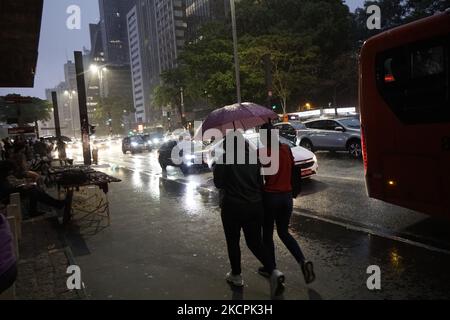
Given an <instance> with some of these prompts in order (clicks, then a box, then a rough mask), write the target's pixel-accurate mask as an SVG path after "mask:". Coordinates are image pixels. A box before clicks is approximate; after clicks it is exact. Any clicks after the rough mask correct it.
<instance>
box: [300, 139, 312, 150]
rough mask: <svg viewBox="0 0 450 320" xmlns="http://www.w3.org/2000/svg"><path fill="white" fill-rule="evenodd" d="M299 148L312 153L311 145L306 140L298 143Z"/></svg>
mask: <svg viewBox="0 0 450 320" xmlns="http://www.w3.org/2000/svg"><path fill="white" fill-rule="evenodd" d="M300 146H301V147H303V148H305V149H308V150H309V151H313V145H312V143H311V141H309V140H307V139H305V140H302V141H301V142H300Z"/></svg>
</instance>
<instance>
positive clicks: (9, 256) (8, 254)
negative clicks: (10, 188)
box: [0, 213, 17, 294]
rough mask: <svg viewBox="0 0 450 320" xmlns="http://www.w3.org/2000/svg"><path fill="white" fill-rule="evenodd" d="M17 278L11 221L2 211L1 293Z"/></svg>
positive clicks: (0, 233)
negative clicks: (9, 221)
mask: <svg viewBox="0 0 450 320" xmlns="http://www.w3.org/2000/svg"><path fill="white" fill-rule="evenodd" d="M16 278H17V261H16V256H15V254H14V244H13V237H12V233H11V229H10V227H9V223H8V221H7V220H6V218H5V217H4V216H3V214H1V213H0V294H2V293H3V292H5V291H6V290H8V289H9V288H10V287H11V286H12V285H13V284H14V282H15V281H16Z"/></svg>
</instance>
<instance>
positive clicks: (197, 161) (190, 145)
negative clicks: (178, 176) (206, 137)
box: [158, 140, 207, 174]
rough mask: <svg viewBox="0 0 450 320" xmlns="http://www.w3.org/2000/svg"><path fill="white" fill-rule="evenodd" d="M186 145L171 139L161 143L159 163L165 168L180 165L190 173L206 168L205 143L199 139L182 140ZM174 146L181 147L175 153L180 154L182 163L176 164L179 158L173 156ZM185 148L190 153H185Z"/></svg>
mask: <svg viewBox="0 0 450 320" xmlns="http://www.w3.org/2000/svg"><path fill="white" fill-rule="evenodd" d="M182 144H185V145H184V146H181V145H180V142H179V141H178V140H170V141H168V142H165V143H163V144H162V145H161V147H160V148H159V150H158V161H159V165H160V166H161V168H162V169H163V170H166V168H167V167H168V166H172V167H179V168H180V169H181V171H182V172H183V173H184V174H189V173H191V172H192V171H194V170H200V169H206V168H207V164H206V162H204V157H203V154H204V152H205V150H204V149H203V143H202V142H199V141H190V140H185V141H183V142H182ZM174 148H180V151H178V152H177V150H176V151H175V152H174V154H178V155H179V156H180V157H182V158H181V160H182V163H181V164H176V163H178V162H179V161H176V160H179V159H173V158H172V151H173V150H174ZM181 149H183V150H189V153H185V152H184V151H181Z"/></svg>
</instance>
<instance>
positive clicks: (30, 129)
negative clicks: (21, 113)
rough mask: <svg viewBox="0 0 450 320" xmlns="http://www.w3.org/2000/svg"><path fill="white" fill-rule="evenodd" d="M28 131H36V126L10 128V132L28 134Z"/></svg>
mask: <svg viewBox="0 0 450 320" xmlns="http://www.w3.org/2000/svg"><path fill="white" fill-rule="evenodd" d="M27 133H36V129H35V128H34V127H24V128H11V129H8V134H27Z"/></svg>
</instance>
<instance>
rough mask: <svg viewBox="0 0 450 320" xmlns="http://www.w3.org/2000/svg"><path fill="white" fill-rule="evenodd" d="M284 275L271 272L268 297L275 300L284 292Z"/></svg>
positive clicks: (278, 271) (277, 271)
mask: <svg viewBox="0 0 450 320" xmlns="http://www.w3.org/2000/svg"><path fill="white" fill-rule="evenodd" d="M284 281H285V277H284V274H283V273H282V272H281V271H280V270H277V269H275V270H273V272H272V274H271V275H270V297H271V298H272V299H276V298H277V297H279V296H281V295H282V294H283V292H284Z"/></svg>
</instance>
